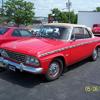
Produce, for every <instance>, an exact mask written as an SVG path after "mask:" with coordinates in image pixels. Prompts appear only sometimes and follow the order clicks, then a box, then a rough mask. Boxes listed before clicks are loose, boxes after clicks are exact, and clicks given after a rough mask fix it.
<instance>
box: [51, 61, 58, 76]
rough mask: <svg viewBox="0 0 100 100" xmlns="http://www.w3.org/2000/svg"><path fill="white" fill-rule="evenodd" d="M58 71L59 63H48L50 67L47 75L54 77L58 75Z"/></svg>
mask: <svg viewBox="0 0 100 100" xmlns="http://www.w3.org/2000/svg"><path fill="white" fill-rule="evenodd" d="M59 71H60V67H59V64H58V63H56V62H54V63H52V64H51V65H50V68H49V75H50V77H55V76H57V75H58V73H59Z"/></svg>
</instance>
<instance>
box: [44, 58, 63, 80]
mask: <svg viewBox="0 0 100 100" xmlns="http://www.w3.org/2000/svg"><path fill="white" fill-rule="evenodd" d="M62 72H63V62H62V61H61V60H60V59H55V60H54V61H52V62H51V64H50V66H49V68H48V71H47V73H46V75H45V76H46V79H47V80H48V81H53V80H55V79H57V78H59V77H60V76H61V74H62Z"/></svg>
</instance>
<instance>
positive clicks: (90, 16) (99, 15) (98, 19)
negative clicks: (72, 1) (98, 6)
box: [77, 11, 100, 28]
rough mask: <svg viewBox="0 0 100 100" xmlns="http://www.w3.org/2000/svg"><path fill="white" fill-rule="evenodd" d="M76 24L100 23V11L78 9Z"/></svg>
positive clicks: (91, 25)
mask: <svg viewBox="0 0 100 100" xmlns="http://www.w3.org/2000/svg"><path fill="white" fill-rule="evenodd" d="M77 23H78V24H83V25H86V26H88V27H91V28H92V27H93V25H94V24H100V12H96V11H79V12H78V22H77Z"/></svg>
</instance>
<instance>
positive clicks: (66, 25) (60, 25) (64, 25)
mask: <svg viewBox="0 0 100 100" xmlns="http://www.w3.org/2000/svg"><path fill="white" fill-rule="evenodd" d="M45 25H49V26H50V25H51V26H58V27H86V26H85V25H78V24H69V23H49V24H45ZM86 28H87V27H86Z"/></svg>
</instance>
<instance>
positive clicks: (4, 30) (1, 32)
mask: <svg viewBox="0 0 100 100" xmlns="http://www.w3.org/2000/svg"><path fill="white" fill-rule="evenodd" d="M7 30H8V28H0V35H3V34H4V33H6V32H7Z"/></svg>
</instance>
